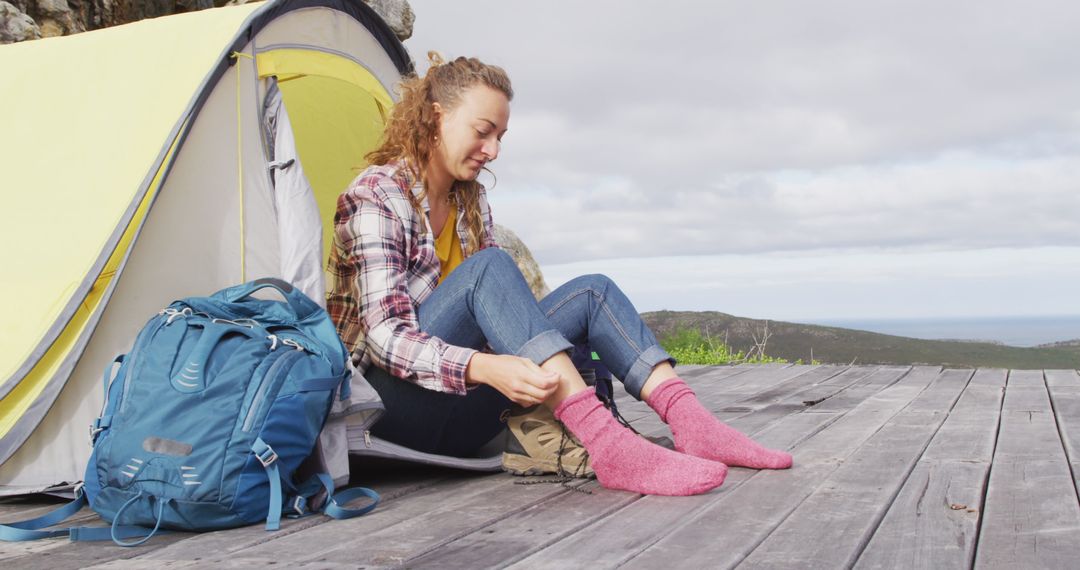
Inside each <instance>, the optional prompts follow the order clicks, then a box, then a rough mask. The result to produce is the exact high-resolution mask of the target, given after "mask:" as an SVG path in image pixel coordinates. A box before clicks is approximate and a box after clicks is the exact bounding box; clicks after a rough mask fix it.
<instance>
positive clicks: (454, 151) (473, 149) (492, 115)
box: [432, 85, 510, 180]
mask: <svg viewBox="0 0 1080 570" xmlns="http://www.w3.org/2000/svg"><path fill="white" fill-rule="evenodd" d="M435 105H436V109H437V110H438V111H439V113H440V116H439V131H440V133H439V141H438V143H437V144H436V146H435V152H434V156H433V157H432V159H433V161H434V163H435V164H434V165H435V166H437V167H438V168H440V169H442V170H444V172H445V173H447V174H449V175H450V176H451V177H452V178H453V179H454V180H475V179H476V176H477V175H478V174H480V169H481V168H483V167H484V165H485V164H487V163H488V162H491V161H493V160H495V159H496V158H497V157H498V156H499V144H500V141H501V140H502V137H503V134H504V133H506V127H507V123H509V121H510V101H509V100H507V98H506V95H504V94H503V93H502V91H499V90H496V89H492V88H491V87H488V86H486V85H474V86H472V87H470V88H469V89H467V90H466V91H465V92H464V93H462V95H461V99H460V100H459V102H458V105H457V107H455V108H453V109H450V110H449V111H447V110H445V109H442V108H441V106H440V105H439V104H438V103H436V104H435Z"/></svg>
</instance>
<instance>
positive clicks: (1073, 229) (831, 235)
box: [408, 0, 1080, 264]
mask: <svg viewBox="0 0 1080 570" xmlns="http://www.w3.org/2000/svg"><path fill="white" fill-rule="evenodd" d="M412 4H413V6H414V9H415V10H416V13H417V28H416V33H415V37H414V39H412V40H410V41H409V42H408V45H409V48H410V50H412V51H413V53H414V54H419V53H423V52H424V51H426V50H427V49H429V48H439V49H441V50H443V51H444V52H446V53H447V54H449V55H476V56H479V57H481V58H483V59H485V60H487V61H491V62H493V63H497V64H500V65H503V66H504V67H506V68H507V70H508V71H509V72H510V74H511V77H512V78H513V80H514V84H515V90H516V92H517V97H516V98H515V101H514V103H513V113H512V117H511V121H510V132H509V133H508V134H507V136H506V139H505V142H506V144H505V145H504V149H503V154H502V156H501V157H500V159H499V160H498V161H497V162H496V163H495V164H494V165H493V167H494V169H495V171H496V173H497V174H498V185H497V188H496V189H494V190H493V191H492V193H491V200H492V204H493V209H494V212H495V215H496V220H497V221H498V222H500V223H503V224H504V225H507V226H509V227H511V228H513V229H514V230H515V231H517V232H518V233H519V234H520V235H521V236H522V238H523V239H524V240H525V241H526V243H528V244H529V246H530V248H531V249H532V250H533V252H534V253H535V254H536V256H537V257H538V259H539V260H540V261H541V263H545V264H552V263H565V262H571V261H577V260H590V259H602V258H609V257H660V256H671V255H719V254H733V253H754V254H762V253H767V252H789V251H803V252H812V251H818V252H828V251H837V250H859V251H866V252H882V251H908V250H912V251H926V250H978V249H982V248H1000V247H1042V246H1047V245H1060V246H1067V245H1077V244H1078V239H1080V238H1078V236H1080V222H1077V221H1076V219H1075V213H1076V212H1078V211H1080V202H1078V200H1080V198H1078V196H1080V192H1078V190H1080V188H1078V186H1080V182H1078V181H1080V176H1078V174H1080V76H1078V75H1077V74H1076V73H1074V72H1073V70H1074V69H1075V61H1074V60H1075V54H1076V53H1080V35H1077V34H1076V33H1075V30H1076V29H1080V4H1077V3H1075V2H1068V1H1036V2H1033V3H1015V2H1004V1H991V2H952V3H944V4H943V3H940V2H904V3H888V4H883V3H866V2H855V1H845V2H815V3H806V2H780V3H776V2H769V3H745V2H717V3H708V4H706V3H690V2H671V3H665V4H664V5H663V7H661V6H660V5H657V4H642V3H629V2H584V3H569V2H549V3H543V4H530V5H521V4H517V3H504V2H494V1H492V2H479V1H478V2H467V1H462V2H454V3H444V2H428V1H422V0H413V1H412Z"/></svg>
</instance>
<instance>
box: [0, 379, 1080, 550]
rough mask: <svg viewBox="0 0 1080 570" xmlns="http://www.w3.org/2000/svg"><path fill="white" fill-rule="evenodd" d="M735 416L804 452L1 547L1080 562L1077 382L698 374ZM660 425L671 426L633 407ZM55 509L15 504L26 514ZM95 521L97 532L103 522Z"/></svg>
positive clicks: (705, 394)
mask: <svg viewBox="0 0 1080 570" xmlns="http://www.w3.org/2000/svg"><path fill="white" fill-rule="evenodd" d="M681 371H682V373H683V375H684V377H686V379H687V381H688V382H689V383H690V384H691V385H692V386H693V387H694V388H695V390H696V391H697V392H698V395H699V397H700V398H701V399H702V400H703V401H704V402H705V403H706V404H707V405H708V406H710V407H711V408H712V409H713V410H714V411H716V412H717V413H718V414H719V415H720V416H721V417H722V418H723V419H724V420H725V421H728V422H729V423H731V424H732V425H734V426H735V427H737V428H739V429H741V430H743V431H744V432H748V433H751V434H753V435H754V436H755V437H756V438H757V439H759V440H760V441H762V442H764V443H765V444H767V445H770V446H774V447H781V448H788V449H791V450H793V451H792V453H793V454H794V455H795V467H794V468H792V469H791V470H787V471H771V472H770V471H761V472H758V471H752V470H748V469H732V470H731V472H730V474H729V475H728V479H727V481H726V482H725V483H724V485H723V486H722V487H720V488H719V489H717V490H714V491H713V492H711V493H709V494H706V495H702V496H697V497H686V498H668V497H643V496H640V495H635V494H631V493H626V492H620V491H608V490H605V489H602V488H600V487H599V486H598V485H597V483H596V482H595V481H579V482H576V483H574V484H573V485H572V486H570V487H565V486H562V485H559V484H551V483H539V484H521V483H523V482H525V481H529V480H535V479H536V478H524V479H523V478H518V477H511V476H509V475H506V474H501V473H500V474H489V475H477V474H472V473H462V472H455V471H448V470H433V469H416V468H412V469H405V470H402V469H397V470H387V469H381V470H377V471H376V470H368V472H361V473H357V474H354V482H357V483H361V484H365V485H367V486H371V487H373V488H375V489H376V490H377V491H379V492H381V493H382V495H383V502H382V504H381V505H380V506H379V507H378V508H377V509H376V510H375V511H374V512H372V513H371V514H369V515H366V516H364V517H360V518H357V519H352V520H348V521H330V520H328V519H327V518H325V517H322V516H315V517H308V518H305V519H300V520H290V521H286V522H284V524H283V528H282V530H281V531H278V532H276V533H268V532H265V531H264V530H262V528H261V527H260V526H253V527H248V528H243V529H237V530H232V531H227V532H215V533H207V534H201V535H193V534H172V535H166V536H161V537H155V538H154V539H153V540H152V541H150V542H149V543H148V544H147V545H144V546H142V547H137V548H120V547H116V546H113V545H112V544H102V543H70V542H68V541H67V540H66V539H54V540H45V541H39V542H37V543H16V544H0V565H2V566H3V567H4V568H19V567H31V568H49V569H62V568H75V567H86V566H92V567H102V568H129V567H137V568H146V567H188V566H207V567H254V566H258V565H265V564H280V565H287V566H289V567H293V566H298V567H305V568H357V567H368V568H370V567H394V566H398V567H408V568H423V567H438V568H482V567H506V566H510V567H514V568H567V567H583V566H586V565H587V566H589V567H593V568H607V567H616V566H619V567H626V568H666V569H669V568H676V567H677V568H728V567H735V566H738V567H739V568H756V567H778V568H791V567H797V568H847V567H855V568H932V569H939V568H964V567H972V566H974V567H977V568H1025V569H1027V568H1077V567H1080V503H1078V501H1077V484H1078V478H1077V475H1078V474H1080V445H1078V443H1080V376H1078V374H1077V372H1076V371H1073V370H1067V371H1050V370H1047V371H1019V370H1017V371H1006V370H977V371H973V370H952V369H949V370H942V369H940V368H938V367H913V368H912V367H875V366H853V367H847V366H784V365H761V366H741V367H734V368H732V367H686V368H682V369H681ZM620 407H621V409H622V410H623V413H624V415H625V416H626V417H627V418H628V419H630V420H631V421H633V424H634V425H635V426H636V427H637V428H638V429H639V430H640V431H643V432H646V433H654V434H664V433H667V432H666V428H665V427H664V426H663V424H662V423H660V422H659V420H658V419H657V418H656V417H655V415H654V414H652V413H651V412H649V410H648V408H647V407H645V406H644V405H643V404H641V403H638V402H633V401H631V400H629V399H628V398H623V399H622V400H621V401H620ZM46 508H47V507H45V506H42V502H41V500H40V499H38V500H31V501H23V502H18V503H12V502H10V501H8V502H5V503H0V518H2V519H3V520H12V519H15V518H19V517H25V516H30V515H33V514H34V513H35V512H40V511H42V510H44V509H46ZM81 519H82V520H81V521H77V522H81V523H82V524H88V523H90V522H98V523H100V521H99V519H97V518H96V515H94V514H93V513H91V512H89V511H85V510H84V512H83V514H82V515H81Z"/></svg>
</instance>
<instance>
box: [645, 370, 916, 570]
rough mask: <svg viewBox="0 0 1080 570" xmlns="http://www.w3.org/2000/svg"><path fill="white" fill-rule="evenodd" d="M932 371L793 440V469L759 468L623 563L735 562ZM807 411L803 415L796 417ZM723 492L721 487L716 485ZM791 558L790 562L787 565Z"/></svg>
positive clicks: (912, 374) (911, 376)
mask: <svg viewBox="0 0 1080 570" xmlns="http://www.w3.org/2000/svg"><path fill="white" fill-rule="evenodd" d="M935 377H936V375H931V374H926V373H925V372H921V371H919V370H918V369H916V370H913V371H912V372H910V373H908V374H906V375H904V377H903V378H901V379H900V381H899V382H897V383H895V384H893V385H892V386H889V387H888V388H885V389H884V390H882V391H881V392H878V393H877V394H874V395H873V396H871V397H869V398H868V399H867V400H865V401H863V402H861V403H859V404H858V405H857V406H855V408H854V409H852V410H850V411H848V412H847V413H846V414H844V415H843V416H841V417H840V418H839V419H837V420H836V421H834V422H832V423H831V424H830V425H829V426H828V427H826V428H825V429H823V430H821V431H820V432H818V433H817V434H815V435H814V436H813V437H810V438H809V439H807V440H806V441H805V442H803V443H801V444H799V445H798V446H797V447H796V448H795V450H794V452H793V455H794V456H795V466H794V467H793V468H792V469H790V470H786V471H760V472H756V473H755V474H754V475H753V477H752V478H751V479H750V480H749V481H747V482H746V483H743V484H742V485H740V486H738V487H736V488H734V489H732V490H731V491H729V492H726V493H723V494H722V496H721V497H719V498H718V499H717V500H716V501H714V502H712V503H710V504H709V505H707V506H705V507H704V508H703V509H701V510H700V511H697V512H695V513H694V514H693V515H691V516H686V517H684V518H683V519H682V521H681V522H680V523H679V524H677V525H673V526H672V527H671V528H669V529H666V535H665V536H662V537H660V538H659V539H658V540H656V541H655V542H654V543H652V544H650V545H648V546H649V547H648V549H647V550H644V551H643V552H641V554H640V555H638V556H636V557H635V558H632V559H630V560H628V561H627V563H626V565H627V566H628V567H630V568H657V567H662V566H667V565H670V564H671V561H672V560H677V561H678V564H679V565H680V566H683V567H688V568H693V567H700V568H727V567H731V566H734V565H735V564H738V563H739V561H741V560H742V559H743V558H744V557H745V556H746V555H747V554H749V553H750V552H751V551H752V550H753V549H754V547H755V546H756V545H757V544H758V543H759V542H761V541H762V540H764V539H765V537H767V536H768V535H769V533H771V532H772V531H773V529H775V528H776V527H777V526H778V525H779V524H780V523H781V522H782V521H783V520H784V519H785V518H786V517H787V516H788V514H789V513H791V512H792V511H793V510H795V508H796V507H797V506H798V505H799V504H800V503H801V502H802V501H803V500H805V498H806V497H808V496H809V495H810V494H811V493H812V492H813V491H814V490H815V489H816V488H817V487H818V486H819V485H820V484H821V483H822V481H824V480H825V479H826V478H827V477H828V476H829V474H831V473H832V472H833V471H835V470H836V468H837V466H838V465H840V464H841V463H842V462H844V461H845V460H846V459H847V458H848V456H849V455H851V454H852V453H854V452H855V451H856V450H857V449H859V448H860V446H862V445H863V444H864V443H865V442H866V441H867V440H868V439H870V438H871V437H873V436H874V434H875V433H876V432H877V431H878V430H879V429H881V427H882V426H883V425H884V424H885V423H886V422H887V421H888V420H889V419H891V418H892V417H893V416H895V415H896V414H897V413H899V412H900V410H902V409H903V408H904V407H905V406H907V405H908V404H910V403H911V401H912V400H914V399H915V398H916V397H917V396H918V395H919V394H920V393H921V392H922V391H923V390H924V389H925V388H926V386H927V385H929V384H930V382H931V381H933V380H934V378H935ZM809 413H813V412H811V411H807V412H803V413H802V414H800V415H807V414H809ZM721 489H723V488H721ZM792 563H794V562H792Z"/></svg>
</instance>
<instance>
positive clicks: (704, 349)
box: [660, 328, 802, 364]
mask: <svg viewBox="0 0 1080 570" xmlns="http://www.w3.org/2000/svg"><path fill="white" fill-rule="evenodd" d="M660 346H663V347H664V350H666V351H668V353H669V354H671V356H673V357H674V358H675V360H677V361H678V362H679V364H743V363H752V364H762V363H766V362H781V363H784V362H787V360H784V359H783V358H775V357H772V356H769V355H767V354H757V353H756V352H755V354H754V355H753V356H747V355H746V353H744V352H742V351H734V350H732V348H731V347H730V346H728V345H726V344H724V343H722V342H719V341H717V340H716V339H713V338H712V337H706V336H703V335H702V334H701V331H699V330H697V329H692V328H681V329H678V330H676V331H675V332H673V333H671V334H668V335H667V336H665V337H664V338H662V339H660ZM797 364H802V361H801V360H800V361H798V362H797Z"/></svg>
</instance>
